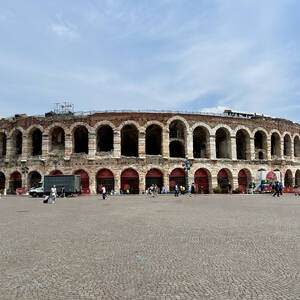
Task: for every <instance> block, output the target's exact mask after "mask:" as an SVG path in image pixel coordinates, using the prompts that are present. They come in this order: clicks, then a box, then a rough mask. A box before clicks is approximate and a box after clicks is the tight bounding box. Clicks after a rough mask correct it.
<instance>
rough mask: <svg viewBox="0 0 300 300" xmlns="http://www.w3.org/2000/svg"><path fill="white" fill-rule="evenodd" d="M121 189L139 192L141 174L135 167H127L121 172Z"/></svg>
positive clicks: (133, 192)
mask: <svg viewBox="0 0 300 300" xmlns="http://www.w3.org/2000/svg"><path fill="white" fill-rule="evenodd" d="M121 190H122V191H123V192H126V191H127V190H129V193H130V194H138V193H139V174H138V172H137V171H135V170H134V169H131V168H129V169H126V170H124V171H123V172H122V174H121Z"/></svg>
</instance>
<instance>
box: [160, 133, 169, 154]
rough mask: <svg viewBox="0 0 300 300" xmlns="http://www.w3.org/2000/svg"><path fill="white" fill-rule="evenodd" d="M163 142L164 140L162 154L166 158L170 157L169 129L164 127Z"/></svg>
mask: <svg viewBox="0 0 300 300" xmlns="http://www.w3.org/2000/svg"><path fill="white" fill-rule="evenodd" d="M162 142H163V147H162V155H163V157H164V158H169V157H170V149H169V142H170V141H169V130H167V129H163V132H162Z"/></svg>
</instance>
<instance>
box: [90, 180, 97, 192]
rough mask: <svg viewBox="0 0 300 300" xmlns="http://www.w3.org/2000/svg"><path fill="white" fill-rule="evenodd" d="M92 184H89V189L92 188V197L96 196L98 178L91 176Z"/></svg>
mask: <svg viewBox="0 0 300 300" xmlns="http://www.w3.org/2000/svg"><path fill="white" fill-rule="evenodd" d="M89 178H90V182H89V187H90V192H91V194H92V195H96V193H97V192H96V178H95V176H89Z"/></svg>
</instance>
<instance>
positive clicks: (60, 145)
mask: <svg viewBox="0 0 300 300" xmlns="http://www.w3.org/2000/svg"><path fill="white" fill-rule="evenodd" d="M50 152H53V153H55V154H62V155H63V154H64V153H65V131H64V130H63V129H62V128H61V127H54V128H53V129H52V130H51V132H50Z"/></svg>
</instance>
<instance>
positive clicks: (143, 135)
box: [138, 131, 146, 158]
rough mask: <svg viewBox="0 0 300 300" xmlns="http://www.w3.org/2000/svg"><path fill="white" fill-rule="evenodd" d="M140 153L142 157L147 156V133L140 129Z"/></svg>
mask: <svg viewBox="0 0 300 300" xmlns="http://www.w3.org/2000/svg"><path fill="white" fill-rule="evenodd" d="M138 153H139V157H140V158H145V157H146V133H145V131H139V139H138Z"/></svg>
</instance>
